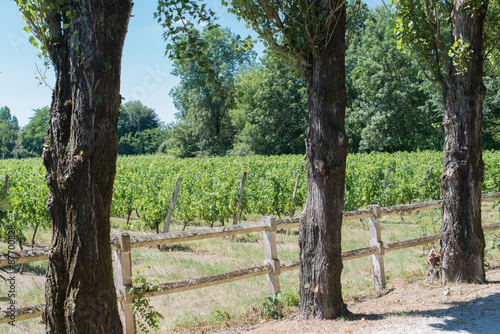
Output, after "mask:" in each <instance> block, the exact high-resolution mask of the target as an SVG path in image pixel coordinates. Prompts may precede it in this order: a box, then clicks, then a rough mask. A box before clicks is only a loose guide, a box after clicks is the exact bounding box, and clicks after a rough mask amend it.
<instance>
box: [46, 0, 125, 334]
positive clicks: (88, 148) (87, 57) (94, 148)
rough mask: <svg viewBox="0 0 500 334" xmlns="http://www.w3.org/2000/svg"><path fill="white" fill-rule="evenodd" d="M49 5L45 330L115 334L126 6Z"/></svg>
mask: <svg viewBox="0 0 500 334" xmlns="http://www.w3.org/2000/svg"><path fill="white" fill-rule="evenodd" d="M59 6H61V7H59ZM55 8H56V10H57V9H58V10H59V11H58V12H56V11H54V12H53V13H49V14H50V15H49V16H50V17H49V19H48V22H49V29H50V40H49V41H48V42H47V43H46V46H47V49H48V53H49V55H50V58H51V60H52V63H53V66H54V69H55V73H56V85H55V89H54V92H53V98H52V106H51V110H50V122H49V127H48V129H47V133H46V138H45V139H46V145H45V147H44V152H43V162H44V164H45V167H46V168H47V184H48V186H49V190H50V194H49V199H48V201H47V210H48V211H49V213H50V216H51V222H52V242H51V254H50V256H49V264H48V271H47V275H46V277H47V283H46V288H45V298H46V308H45V312H44V321H45V323H46V331H47V333H86V334H88V333H121V332H122V325H121V322H120V317H119V314H118V309H117V302H116V291H115V285H114V279H113V269H112V262H111V248H110V243H109V242H110V224H109V218H110V205H111V197H112V192H113V181H114V177H115V173H116V167H115V162H116V156H117V133H116V130H117V122H118V116H119V111H118V108H119V106H120V103H121V98H120V70H121V55H122V48H123V44H124V40H125V35H126V31H127V26H128V21H129V17H130V13H131V8H132V1H131V0H113V1H109V0H71V1H70V0H68V1H57V2H56V7H55ZM61 8H62V9H61ZM69 11H70V12H71V13H72V15H73V18H72V19H70V20H68V13H69ZM63 13H65V14H63ZM62 17H66V19H63V18H62Z"/></svg>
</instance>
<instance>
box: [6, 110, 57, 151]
mask: <svg viewBox="0 0 500 334" xmlns="http://www.w3.org/2000/svg"><path fill="white" fill-rule="evenodd" d="M33 111H34V112H35V114H34V115H33V116H32V117H31V118H30V121H29V123H28V125H26V126H25V127H24V128H23V129H21V132H20V144H21V145H20V147H19V148H18V149H17V150H15V151H14V156H15V157H16V158H25V157H27V156H31V157H39V156H41V155H42V150H43V143H44V139H45V131H46V130H47V125H48V124H49V113H50V109H49V107H43V108H38V109H34V110H33Z"/></svg>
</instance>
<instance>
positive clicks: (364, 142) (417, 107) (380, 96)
mask: <svg viewBox="0 0 500 334" xmlns="http://www.w3.org/2000/svg"><path fill="white" fill-rule="evenodd" d="M389 16H390V12H389V11H388V10H387V9H386V8H385V7H383V6H379V7H377V8H376V9H375V10H373V11H370V12H369V14H368V18H367V19H366V20H365V29H364V31H363V33H362V34H359V35H355V36H354V38H353V41H352V44H351V46H350V49H349V50H348V53H347V68H348V70H349V71H348V86H349V93H348V94H349V97H350V98H349V101H348V104H349V107H348V110H347V130H348V136H349V138H350V148H351V151H354V152H358V151H360V152H366V151H388V152H394V151H408V150H410V151H411V150H415V149H440V148H441V146H442V142H443V131H442V127H440V126H439V125H440V122H441V120H442V110H443V109H442V108H440V109H439V108H435V107H436V106H434V105H433V104H432V103H431V102H432V90H433V89H432V86H431V85H430V84H428V83H427V82H426V81H425V78H424V76H423V75H422V74H421V71H420V67H419V65H418V63H417V61H416V60H415V59H414V58H413V57H411V56H410V55H409V54H407V53H404V52H402V51H401V50H400V49H397V40H396V35H395V34H394V28H393V24H392V22H391V21H390V18H389Z"/></svg>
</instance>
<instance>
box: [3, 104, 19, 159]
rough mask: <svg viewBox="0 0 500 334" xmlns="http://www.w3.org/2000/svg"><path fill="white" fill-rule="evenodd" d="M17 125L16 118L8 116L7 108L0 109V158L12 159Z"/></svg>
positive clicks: (17, 129) (8, 110)
mask: <svg viewBox="0 0 500 334" xmlns="http://www.w3.org/2000/svg"><path fill="white" fill-rule="evenodd" d="M18 131H19V123H18V122H17V118H16V116H12V115H11V114H10V109H9V108H8V107H5V106H4V107H1V108H0V156H1V157H2V158H4V159H5V158H10V157H12V150H13V149H14V146H15V144H16V140H17V137H18Z"/></svg>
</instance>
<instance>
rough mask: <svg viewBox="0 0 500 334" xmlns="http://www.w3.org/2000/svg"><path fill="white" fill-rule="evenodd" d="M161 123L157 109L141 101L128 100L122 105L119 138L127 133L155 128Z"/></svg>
mask: <svg viewBox="0 0 500 334" xmlns="http://www.w3.org/2000/svg"><path fill="white" fill-rule="evenodd" d="M160 124H161V122H160V118H159V117H158V115H157V114H156V112H155V110H154V109H152V108H149V107H148V106H145V105H143V104H142V102H141V101H128V102H126V103H125V104H123V105H121V106H120V118H119V119H118V140H119V139H120V137H121V136H123V135H125V134H127V133H133V134H136V133H140V132H141V131H144V130H149V129H155V128H157V127H159V126H160Z"/></svg>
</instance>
